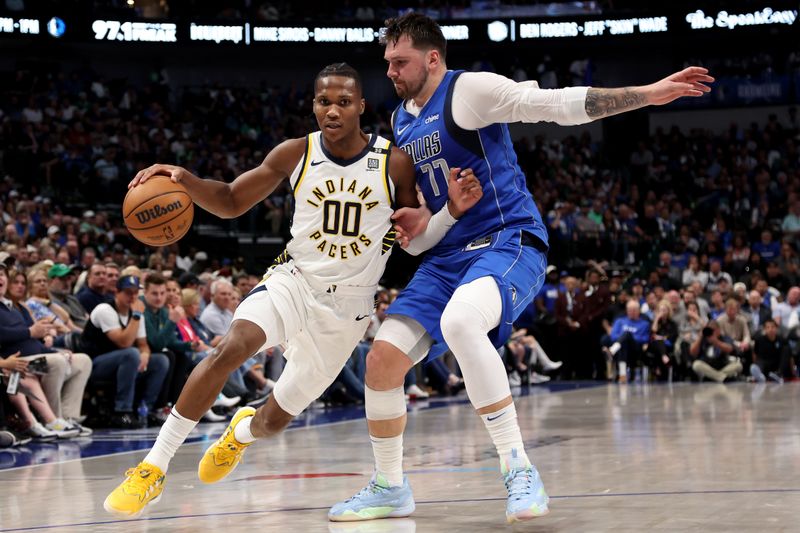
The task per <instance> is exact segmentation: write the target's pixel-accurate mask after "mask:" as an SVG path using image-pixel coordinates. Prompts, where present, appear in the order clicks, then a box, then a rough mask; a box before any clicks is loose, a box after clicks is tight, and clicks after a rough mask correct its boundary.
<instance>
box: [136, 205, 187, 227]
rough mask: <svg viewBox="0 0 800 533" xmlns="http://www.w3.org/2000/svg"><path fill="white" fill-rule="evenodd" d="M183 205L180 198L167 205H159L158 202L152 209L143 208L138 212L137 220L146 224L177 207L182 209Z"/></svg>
mask: <svg viewBox="0 0 800 533" xmlns="http://www.w3.org/2000/svg"><path fill="white" fill-rule="evenodd" d="M182 207H183V204H182V203H181V201H180V200H176V201H174V202H172V203H171V204H167V205H158V204H156V205H155V206H153V207H151V208H150V209H143V210H141V211H139V212H138V213H136V220H138V221H139V224H145V223H147V222H150V221H151V220H155V219H157V218H160V217H162V216H164V215H167V214H169V213H172V212H173V211H175V210H176V209H180V208H182Z"/></svg>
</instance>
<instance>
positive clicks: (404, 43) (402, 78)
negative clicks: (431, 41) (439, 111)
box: [383, 35, 430, 99]
mask: <svg viewBox="0 0 800 533" xmlns="http://www.w3.org/2000/svg"><path fill="white" fill-rule="evenodd" d="M429 53H430V51H429V52H425V51H423V50H418V49H416V48H414V47H413V46H412V44H411V39H410V38H409V37H408V36H406V35H403V36H402V37H400V39H398V41H397V42H396V43H393V42H391V41H389V42H388V43H386V51H385V52H384V54H383V58H384V59H385V60H386V62H387V63H389V68H388V69H387V70H386V75H387V76H388V77H389V79H390V80H392V83H394V90H395V91H396V92H397V96H399V97H400V98H403V99H407V98H414V97H416V96H417V95H418V94H419V93H420V92H421V91H422V88H423V87H424V86H425V83H426V82H427V81H428V69H427V67H426V65H427V63H428V54H429Z"/></svg>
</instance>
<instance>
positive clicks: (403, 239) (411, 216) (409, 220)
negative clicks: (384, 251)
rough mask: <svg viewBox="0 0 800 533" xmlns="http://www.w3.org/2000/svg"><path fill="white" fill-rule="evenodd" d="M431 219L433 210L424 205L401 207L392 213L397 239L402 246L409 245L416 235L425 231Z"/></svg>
mask: <svg viewBox="0 0 800 533" xmlns="http://www.w3.org/2000/svg"><path fill="white" fill-rule="evenodd" d="M430 219H431V211H430V209H428V208H427V207H425V206H424V205H423V206H420V207H401V208H400V209H398V210H397V211H395V212H394V214H393V215H392V221H393V222H394V230H395V232H396V235H395V241H396V242H398V243H400V246H401V247H402V248H406V247H408V243H409V242H410V241H411V240H412V239H413V238H414V237H416V236H417V235H419V234H420V233H422V232H423V231H425V228H426V227H428V221H429V220H430Z"/></svg>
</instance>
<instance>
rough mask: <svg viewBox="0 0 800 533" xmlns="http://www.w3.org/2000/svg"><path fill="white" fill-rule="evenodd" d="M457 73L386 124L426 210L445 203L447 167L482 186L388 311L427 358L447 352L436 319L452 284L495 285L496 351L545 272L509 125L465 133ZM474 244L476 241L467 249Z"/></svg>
mask: <svg viewBox="0 0 800 533" xmlns="http://www.w3.org/2000/svg"><path fill="white" fill-rule="evenodd" d="M459 75H460V72H452V71H448V72H447V74H446V75H445V77H444V79H443V80H442V83H441V84H439V87H438V88H437V89H436V92H434V93H433V96H432V97H431V99H430V100H429V101H428V103H427V104H425V107H423V108H422V111H421V113H420V115H419V117H415V116H414V115H412V114H410V113H408V112H407V111H406V110H405V109H403V107H402V106H401V107H399V108H398V109H397V111H395V116H394V120H393V122H394V124H393V127H394V135H395V139H396V140H397V145H398V146H400V147H401V148H402V149H403V150H405V151H406V152H407V153H408V154H409V155H410V156H411V158H412V159H413V160H414V167H415V170H416V173H417V184H418V185H419V187H420V189H421V190H422V193H423V194H424V196H425V201H426V202H427V203H428V207H429V208H430V210H431V211H432V212H434V213H435V212H437V211H439V210H440V209H441V208H442V207H443V206H444V205H445V202H447V178H448V176H449V174H450V170H449V169H450V167H461V168H462V169H464V168H471V169H472V170H473V171H474V172H475V175H476V176H477V178H478V179H479V180H480V182H481V186H482V188H483V197H482V198H481V200H480V202H478V204H477V205H475V206H474V207H473V208H472V209H470V210H469V211H467V212H466V213H465V214H464V216H462V217H461V218H460V219H459V221H458V223H457V224H456V225H454V226H453V227H452V228H450V230H449V231H448V232H447V234H446V235H445V237H444V238H443V239H442V240H441V241H440V242H439V244H437V245H436V246H434V247H433V248H432V249H431V250H430V251H429V252H428V253H427V255H426V256H425V259H424V260H423V261H422V264H421V265H420V267H419V269H418V270H417V272H416V273H415V274H414V277H413V278H412V280H411V282H410V283H409V284H408V286H407V287H406V288H405V289H403V290H402V291H401V292H400V295H399V296H398V297H397V299H396V300H395V301H394V302H392V305H391V306H390V307H389V310H388V314H389V315H405V316H408V317H411V318H413V319H414V320H416V321H417V322H419V323H420V324H421V325H422V326H423V327H424V328H425V330H426V331H427V332H428V333H429V334H430V336H431V337H432V338H433V341H434V344H433V346H432V347H431V349H430V354H429V357H438V356H439V355H441V354H442V353H443V352H444V351H445V350H446V349H447V345H446V344H445V342H444V337H443V335H442V331H441V324H440V319H441V316H442V312H443V311H444V309H445V307H446V306H447V303H448V302H449V301H450V298H451V297H452V296H453V292H454V291H455V290H456V289H457V288H458V287H459V286H461V285H464V284H467V283H470V282H472V281H474V280H476V279H479V278H483V277H486V276H491V277H492V278H493V279H494V280H495V282H496V283H497V286H498V288H499V289H500V297H501V299H502V306H503V311H502V316H501V319H500V324H499V325H498V327H496V328H495V329H493V330H492V331H490V332H489V339H490V340H491V341H492V343H493V344H494V345H495V346H496V347H499V346H501V345H502V344H503V343H504V342H505V341H506V339H508V336H509V335H510V333H511V327H512V324H513V322H514V320H515V319H516V318H517V317H518V316H519V315H520V313H522V311H523V310H524V309H525V308H526V307H527V306H528V304H529V303H530V301H531V300H532V299H533V297H534V296H535V295H536V293H537V292H538V291H539V288H540V287H541V285H542V282H543V281H544V275H545V268H546V267H547V256H546V253H545V251H546V248H547V230H546V229H545V227H544V224H543V223H542V217H541V215H539V210H538V209H537V208H536V204H534V202H533V198H532V197H531V194H530V192H528V188H527V186H526V184H525V176H524V175H523V174H522V170H520V168H519V165H518V164H517V156H516V154H515V153H514V148H513V145H512V144H511V136H510V135H509V133H508V127H507V126H506V125H505V124H493V125H491V126H487V127H485V128H481V129H480V130H475V131H467V130H463V129H461V128H459V127H458V126H456V124H455V122H454V121H453V116H452V113H451V109H452V106H451V102H452V98H453V87H454V86H455V82H456V79H458V76H459ZM526 234H529V235H528V236H532V238H527V237H528V236H526ZM484 237H485V238H484ZM479 239H480V244H478V243H475V245H473V246H468V245H470V243H473V242H474V241H476V240H479ZM535 240H538V241H540V242H538V243H536V242H535Z"/></svg>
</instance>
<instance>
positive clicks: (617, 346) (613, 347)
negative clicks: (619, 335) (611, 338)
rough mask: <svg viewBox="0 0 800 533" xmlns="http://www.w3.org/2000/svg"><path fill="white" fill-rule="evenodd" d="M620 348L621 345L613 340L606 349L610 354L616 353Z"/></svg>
mask: <svg viewBox="0 0 800 533" xmlns="http://www.w3.org/2000/svg"><path fill="white" fill-rule="evenodd" d="M620 348H622V345H621V344H620V343H618V342H615V343H614V344H612V345H611V346H609V347H608V351H609V352H611V355H617V352H618V351H619V349H620Z"/></svg>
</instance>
